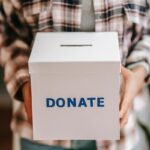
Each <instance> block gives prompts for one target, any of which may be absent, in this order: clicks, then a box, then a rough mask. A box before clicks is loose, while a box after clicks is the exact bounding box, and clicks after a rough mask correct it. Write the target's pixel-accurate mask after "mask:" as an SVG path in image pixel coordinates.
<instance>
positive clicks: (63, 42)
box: [29, 32, 120, 73]
mask: <svg viewBox="0 0 150 150" xmlns="http://www.w3.org/2000/svg"><path fill="white" fill-rule="evenodd" d="M73 62H80V63H82V62H89V63H90V62H120V54H119V44H118V34H117V32H49V33H46V32H40V33H37V35H36V37H35V41H34V43H33V49H32V52H31V56H30V59H29V71H30V73H31V72H32V70H33V69H34V70H35V68H38V66H39V65H44V64H49V63H61V64H62V63H73Z"/></svg>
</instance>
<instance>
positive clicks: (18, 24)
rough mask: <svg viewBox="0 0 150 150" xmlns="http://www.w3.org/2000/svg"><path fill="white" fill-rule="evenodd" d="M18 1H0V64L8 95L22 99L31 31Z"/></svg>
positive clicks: (27, 77) (26, 74)
mask: <svg viewBox="0 0 150 150" xmlns="http://www.w3.org/2000/svg"><path fill="white" fill-rule="evenodd" d="M18 2H19V1H16V2H15V1H13V2H12V1H11V0H3V1H1V2H0V32H1V33H0V40H1V41H0V64H1V66H2V67H3V69H4V81H5V83H6V87H7V90H8V92H9V94H10V96H11V97H12V98H13V99H18V100H21V101H22V100H23V96H22V90H21V87H22V86H23V84H24V83H25V82H28V81H29V78H30V77H29V72H28V58H29V55H30V50H31V44H32V40H33V33H32V28H31V27H30V26H29V24H28V23H27V22H26V20H25V19H24V16H23V13H22V9H21V3H18Z"/></svg>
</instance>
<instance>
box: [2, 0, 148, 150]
mask: <svg viewBox="0 0 150 150" xmlns="http://www.w3.org/2000/svg"><path fill="white" fill-rule="evenodd" d="M147 11H148V4H147V1H146V0H138V1H135V0H109V1H107V0H104V1H103V0H38V1H37V0H26V1H21V0H20V1H19V0H1V2H0V12H1V13H0V31H1V34H0V52H1V53H0V63H1V65H2V66H3V67H4V71H5V76H4V80H5V82H6V86H7V89H8V92H9V93H10V95H11V97H12V99H18V100H20V101H22V102H23V104H24V105H25V110H26V111H24V110H23V108H22V109H21V112H22V114H23V116H24V117H23V120H22V122H21V123H20V121H18V120H17V119H13V122H12V124H11V127H12V129H13V130H15V131H19V132H20V133H21V135H22V137H23V138H22V139H21V147H22V150H24V149H28V150H30V149H32V150H38V149H43V150H47V149H52V150H53V149H56V150H59V149H60V150H63V149H91V150H94V149H97V148H96V141H80V140H76V141H39V142H34V141H30V140H32V109H31V88H30V77H29V72H28V65H27V62H28V58H29V55H30V52H31V45H32V42H33V40H34V35H35V34H36V32H79V31H81V32H82V31H84V32H91V31H95V32H109V31H116V32H118V35H119V46H120V54H121V61H122V67H121V76H122V84H121V94H120V125H121V128H122V129H123V128H124V125H125V124H126V123H127V121H128V117H129V115H130V110H131V109H132V105H133V101H134V98H135V97H136V96H137V94H138V93H139V92H140V91H141V90H142V89H143V87H144V85H145V84H146V83H147V82H148V80H149V77H150V45H149V44H148V43H149V41H150V36H149V33H147V32H145V31H146V29H147V25H148V24H147V20H148V19H147ZM25 113H27V117H26V115H25ZM16 116H17V113H16ZM27 121H28V122H27ZM17 123H18V125H19V126H17V125H16V124H17ZM26 131H28V132H26ZM122 134H123V133H122ZM132 136H133V137H134V135H132ZM121 137H123V136H121ZM27 139H29V140H27ZM121 140H122V138H121ZM133 141H134V138H133ZM124 142H125V141H124ZM134 142H135V141H134ZM39 143H42V144H39ZM116 143H117V146H118V147H120V145H124V144H125V143H121V142H116ZM100 145H102V149H109V148H110V147H111V145H112V143H111V141H110V143H109V142H107V141H101V144H100ZM133 145H134V144H133ZM121 149H125V147H122V148H121Z"/></svg>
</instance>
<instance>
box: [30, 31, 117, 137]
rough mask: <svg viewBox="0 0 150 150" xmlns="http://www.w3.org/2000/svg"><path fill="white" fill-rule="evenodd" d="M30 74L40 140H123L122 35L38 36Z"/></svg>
mask: <svg viewBox="0 0 150 150" xmlns="http://www.w3.org/2000/svg"><path fill="white" fill-rule="evenodd" d="M29 72H30V77H31V89H32V109H33V138H34V139H35V140H68V139H83V140H84V139H89V140H90V139H99V140H116V139H119V137H120V124H119V87H120V52H119V44H118V35H117V33H116V32H104V33H96V32H87V33H86V32H74V33H73V32H72V33H71V32H70V33H67V32H65V33H64V32H62V33H37V35H36V38H35V41H34V43H33V49H32V53H31V56H30V59H29Z"/></svg>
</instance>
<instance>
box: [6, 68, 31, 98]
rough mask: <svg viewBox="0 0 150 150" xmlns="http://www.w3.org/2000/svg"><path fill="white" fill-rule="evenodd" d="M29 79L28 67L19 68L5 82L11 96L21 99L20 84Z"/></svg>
mask: <svg viewBox="0 0 150 150" xmlns="http://www.w3.org/2000/svg"><path fill="white" fill-rule="evenodd" d="M29 80H30V76H29V71H28V69H21V70H19V71H17V72H16V73H15V75H14V76H13V77H12V78H11V80H9V82H7V83H6V87H7V90H8V92H9V94H10V96H11V97H12V99H16V100H19V101H23V93H22V86H23V84H25V83H26V82H28V81H29Z"/></svg>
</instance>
